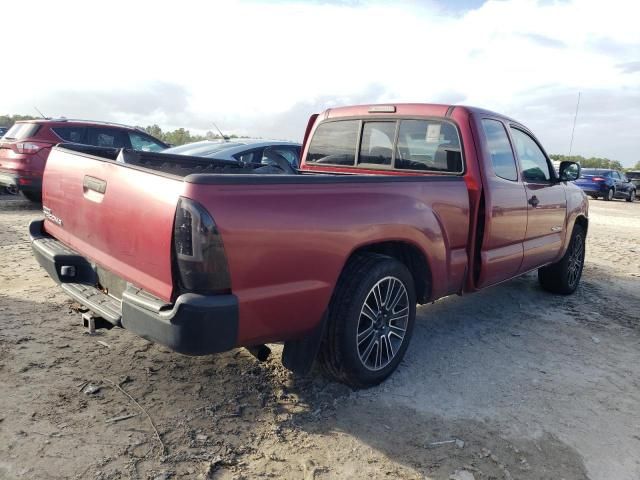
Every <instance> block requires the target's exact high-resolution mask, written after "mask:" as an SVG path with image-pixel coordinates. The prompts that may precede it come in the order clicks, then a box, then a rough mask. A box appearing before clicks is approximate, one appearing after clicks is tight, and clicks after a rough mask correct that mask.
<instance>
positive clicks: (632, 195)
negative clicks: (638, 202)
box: [626, 190, 636, 202]
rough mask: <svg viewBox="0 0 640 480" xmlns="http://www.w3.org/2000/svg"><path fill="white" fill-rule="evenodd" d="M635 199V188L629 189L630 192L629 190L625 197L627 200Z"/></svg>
mask: <svg viewBox="0 0 640 480" xmlns="http://www.w3.org/2000/svg"><path fill="white" fill-rule="evenodd" d="M635 199H636V191H635V190H631V192H629V196H628V197H627V198H626V200H627V202H633V201H634V200H635Z"/></svg>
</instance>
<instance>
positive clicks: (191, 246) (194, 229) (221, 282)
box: [173, 197, 231, 294]
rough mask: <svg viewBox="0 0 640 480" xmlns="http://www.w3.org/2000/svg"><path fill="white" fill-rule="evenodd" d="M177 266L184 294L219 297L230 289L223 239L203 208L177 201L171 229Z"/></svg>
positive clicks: (186, 199)
mask: <svg viewBox="0 0 640 480" xmlns="http://www.w3.org/2000/svg"><path fill="white" fill-rule="evenodd" d="M173 243H174V253H175V259H176V266H177V270H178V275H179V277H180V283H181V286H182V287H183V289H184V290H188V291H190V292H195V293H203V294H211V293H222V292H225V291H229V290H230V289H231V278H230V276H229V269H228V266H227V256H226V254H225V252H224V245H223V244H222V238H221V237H220V233H219V232H218V229H217V227H216V224H215V222H214V221H213V218H211V215H209V212H207V211H206V210H205V209H204V207H203V206H202V205H200V204H199V203H198V202H195V201H193V200H190V199H188V198H183V197H180V200H178V206H177V208H176V217H175V222H174V226H173Z"/></svg>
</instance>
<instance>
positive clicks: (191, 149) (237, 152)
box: [162, 138, 300, 168]
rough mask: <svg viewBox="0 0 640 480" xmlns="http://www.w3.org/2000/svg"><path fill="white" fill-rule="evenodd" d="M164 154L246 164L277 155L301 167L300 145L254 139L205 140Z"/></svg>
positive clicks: (296, 166)
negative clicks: (235, 161)
mask: <svg viewBox="0 0 640 480" xmlns="http://www.w3.org/2000/svg"><path fill="white" fill-rule="evenodd" d="M162 153H173V154H178V155H190V156H195V157H210V158H216V159H219V160H237V161H241V162H244V163H265V161H266V160H268V159H269V158H270V157H272V156H274V155H276V156H281V157H284V158H285V159H286V160H287V161H288V162H289V164H290V165H291V166H292V167H293V168H298V166H299V165H300V144H299V143H294V142H281V141H277V140H264V139H252V138H232V139H230V140H203V141H201V142H194V143H187V144H186V145H180V146H178V147H171V148H167V149H166V150H163V151H162Z"/></svg>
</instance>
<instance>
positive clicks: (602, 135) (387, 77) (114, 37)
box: [0, 0, 640, 164]
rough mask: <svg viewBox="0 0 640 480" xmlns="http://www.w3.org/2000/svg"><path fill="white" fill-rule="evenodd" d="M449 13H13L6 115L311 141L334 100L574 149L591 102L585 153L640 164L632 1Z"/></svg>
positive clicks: (237, 8)
mask: <svg viewBox="0 0 640 480" xmlns="http://www.w3.org/2000/svg"><path fill="white" fill-rule="evenodd" d="M445 7H446V2H442V3H437V2H430V3H425V4H422V5H418V4H416V3H413V2H411V3H410V2H393V3H383V2H329V3H321V2H315V3H302V2H278V3H275V4H274V3H272V2H240V1H233V2H192V1H183V2H180V3H178V4H176V2H174V1H171V2H168V1H159V2H131V1H129V2H124V1H120V0H116V1H110V2H107V3H104V2H103V3H100V4H87V3H86V2H82V1H69V2H49V1H37V0H32V1H31V2H29V17H28V18H29V25H28V32H26V31H25V25H24V22H23V21H17V20H16V21H15V22H8V21H6V19H20V18H22V19H24V14H25V12H24V8H25V7H24V5H23V4H21V3H20V2H10V4H8V5H5V6H4V7H3V18H4V19H5V21H4V22H3V33H4V38H10V39H12V40H11V41H10V42H9V43H8V45H6V47H5V48H4V50H5V55H4V60H3V67H2V68H3V73H2V74H1V75H0V78H1V80H0V111H6V112H7V113H29V112H31V110H32V107H33V105H34V104H35V103H37V105H38V107H39V108H40V109H42V110H43V111H45V112H46V113H47V114H49V115H67V116H87V115H89V116H91V117H93V118H100V119H107V120H118V121H125V122H131V123H139V124H140V123H142V124H148V123H154V122H155V123H159V124H161V125H162V126H163V127H177V126H185V127H187V128H192V129H209V128H210V122H211V121H216V122H217V123H219V124H221V125H222V126H223V128H224V129H225V130H227V131H229V130H236V131H238V132H241V133H251V134H256V135H267V134H268V135H272V136H277V137H281V138H282V137H290V138H300V137H301V136H302V133H303V131H304V128H305V126H306V121H304V120H302V119H303V118H304V117H305V116H306V115H307V113H312V109H322V108H324V107H325V105H328V104H331V103H336V102H348V101H357V102H363V103H366V102H373V101H411V102H433V101H439V102H448V101H451V102H461V103H465V104H472V105H477V106H482V107H485V108H489V109H493V110H496V111H500V112H502V113H506V114H510V115H512V116H514V117H515V118H518V119H519V120H521V121H523V122H524V123H525V124H528V125H529V126H531V127H532V128H533V129H534V131H536V133H537V134H538V136H539V137H540V138H541V140H542V141H543V143H545V146H546V147H547V149H548V150H549V151H552V152H559V153H564V152H566V150H567V145H568V139H569V135H570V133H571V122H572V119H573V110H574V107H575V104H574V103H573V102H574V100H572V99H575V97H576V96H577V92H578V91H582V93H583V100H582V101H583V105H584V110H583V114H582V115H581V116H580V117H579V122H578V126H577V128H576V139H575V141H574V152H575V153H581V154H583V155H587V156H590V155H596V154H597V155H606V156H609V157H612V158H618V159H620V160H622V161H624V162H625V163H627V164H630V163H633V162H635V161H637V160H638V159H640V155H638V154H637V153H636V152H638V151H640V140H636V139H635V138H638V136H636V137H635V138H634V137H633V136H629V135H628V133H626V132H628V131H633V132H635V131H636V130H637V129H638V128H639V127H640V117H639V116H638V114H637V113H635V112H638V111H640V108H639V107H640V104H638V102H639V98H640V96H639V93H640V73H639V72H638V68H637V64H638V61H640V29H638V28H637V24H636V23H637V22H636V20H637V18H638V16H639V15H638V14H639V13H640V11H639V10H640V9H639V8H638V7H635V6H634V4H633V3H632V2H626V1H620V0H611V1H608V2H606V3H604V2H602V1H573V2H544V3H539V2H535V1H528V0H507V1H489V2H486V3H485V4H484V5H482V6H481V7H480V8H476V9H473V10H467V11H466V12H465V11H464V10H462V11H461V10H460V9H458V10H456V11H455V12H452V11H451V10H448V9H447V8H445ZM169 97H171V98H169ZM173 97H175V98H173ZM559 98H561V99H562V102H560V104H561V105H562V107H563V109H560V108H558V104H557V102H558V99H559ZM608 99H609V100H610V101H608ZM150 102H151V104H150ZM154 102H157V108H153V103H154ZM305 109H308V110H309V111H305ZM605 114H606V115H605ZM605 116H606V118H607V121H604V120H603V118H604V117H605ZM612 118H613V119H614V120H615V121H612V120H611V119H612ZM598 122H601V123H598ZM594 129H596V130H594ZM594 131H597V132H598V134H597V135H593V132H594Z"/></svg>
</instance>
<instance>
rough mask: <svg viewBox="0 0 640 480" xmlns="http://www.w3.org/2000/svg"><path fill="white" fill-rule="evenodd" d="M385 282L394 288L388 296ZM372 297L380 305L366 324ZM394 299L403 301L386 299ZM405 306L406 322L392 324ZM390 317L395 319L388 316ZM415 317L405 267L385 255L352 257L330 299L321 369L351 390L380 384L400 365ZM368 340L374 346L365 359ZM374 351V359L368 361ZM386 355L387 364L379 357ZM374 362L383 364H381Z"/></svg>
mask: <svg viewBox="0 0 640 480" xmlns="http://www.w3.org/2000/svg"><path fill="white" fill-rule="evenodd" d="M390 279H393V280H390ZM384 282H387V283H389V284H390V285H392V287H391V292H390V293H387V292H388V289H389V287H388V286H387V287H386V288H385V285H386V284H385V283H384ZM377 286H378V287H380V289H379V290H377V293H378V295H376V293H375V292H374V289H375V288H376V287H377ZM394 288H396V289H397V290H394ZM402 288H404V292H406V297H405V296H404V293H402ZM394 292H395V293H394ZM371 295H373V300H374V301H375V303H378V298H380V300H381V302H382V305H383V308H382V309H378V312H377V317H376V320H375V321H374V320H370V318H371V317H370V316H369V314H368V313H366V312H368V311H371V312H373V309H372V308H368V309H367V306H370V305H373V303H372V301H371V299H372V297H371ZM394 295H400V296H401V297H402V299H401V300H396V298H395V297H394V298H393V299H392V300H389V298H390V297H392V296H394ZM383 296H384V297H385V298H384V299H383V298H382V297H383ZM394 302H396V303H395V304H394ZM385 303H386V305H387V306H389V305H391V309H390V310H387V309H386V307H384V305H385ZM405 304H406V319H405V318H404V317H405V315H402V322H401V323H396V324H395V325H394V324H392V322H397V321H400V317H399V315H400V314H402V313H403V312H404V311H405V308H404V307H403V305H405ZM401 307H402V309H401V310H397V311H395V313H394V308H401ZM363 312H364V313H363ZM385 312H386V313H385ZM386 315H390V316H386ZM394 316H395V317H398V318H395V319H394V318H392V317H394ZM415 317H416V293H415V287H414V282H413V277H412V275H411V273H410V272H409V270H408V269H407V267H405V266H404V265H403V264H402V263H400V262H399V261H397V260H395V259H394V258H391V257H387V256H385V255H379V254H375V253H363V254H358V255H356V256H355V257H354V258H352V259H351V260H350V261H349V263H348V264H347V265H346V267H345V269H344V270H343V272H342V274H341V275H340V279H339V280H338V283H337V285H336V289H335V291H334V294H333V297H332V298H331V304H330V306H329V318H328V323H327V329H326V332H325V335H324V338H323V340H322V345H321V346H320V352H319V355H318V361H319V364H320V366H321V368H322V369H323V370H324V372H325V373H326V374H328V375H329V376H330V377H332V378H333V379H334V380H337V381H339V382H342V383H345V384H347V385H349V386H350V387H352V388H367V387H371V386H374V385H377V384H379V383H380V382H382V381H383V380H384V379H385V378H387V377H388V376H389V375H391V373H392V372H393V371H394V370H395V369H396V367H397V366H398V364H399V363H400V362H401V361H402V358H403V356H404V354H405V352H406V350H407V346H408V345H409V341H410V339H411V334H412V333H413V326H414V323H415ZM365 327H366V328H365ZM402 327H404V336H403V337H402V339H401V340H398V333H396V329H397V332H399V333H402V332H401V330H402ZM392 330H393V331H392ZM367 332H369V333H367ZM359 341H360V343H359ZM370 342H372V343H373V344H374V346H372V347H371V348H370V349H369V353H368V355H367V352H366V350H367V349H368V348H369V347H370V346H371V343H370ZM393 342H395V348H394V343H393ZM383 347H384V348H383ZM374 348H375V349H376V351H375V357H374V358H373V359H372V358H371V355H372V354H373V349H374ZM385 351H386V357H385V358H384V361H385V362H386V361H388V363H386V364H384V363H383V358H382V357H383V356H385V353H384V352H385ZM363 356H364V357H365V358H364V360H363V359H362V357H363ZM378 358H380V360H381V361H380V365H379V366H378V364H377V362H378ZM372 360H373V361H372ZM378 367H379V368H378Z"/></svg>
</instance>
